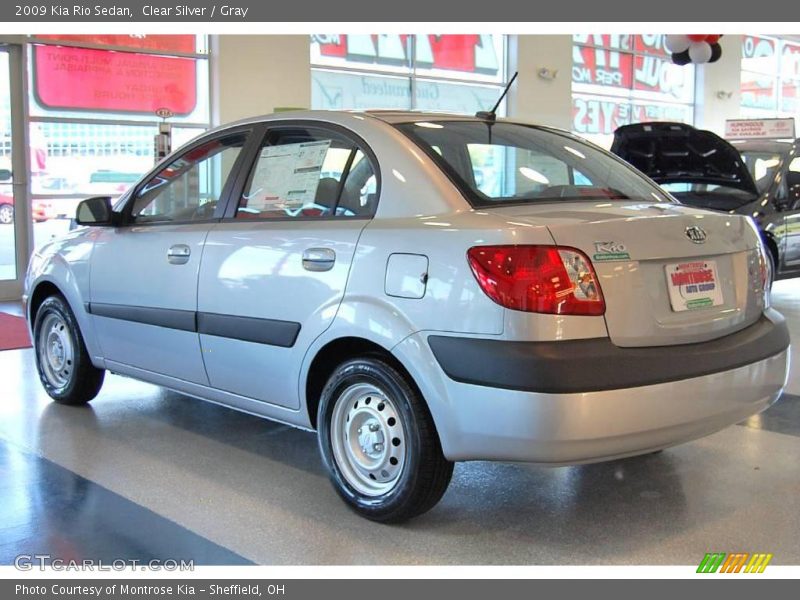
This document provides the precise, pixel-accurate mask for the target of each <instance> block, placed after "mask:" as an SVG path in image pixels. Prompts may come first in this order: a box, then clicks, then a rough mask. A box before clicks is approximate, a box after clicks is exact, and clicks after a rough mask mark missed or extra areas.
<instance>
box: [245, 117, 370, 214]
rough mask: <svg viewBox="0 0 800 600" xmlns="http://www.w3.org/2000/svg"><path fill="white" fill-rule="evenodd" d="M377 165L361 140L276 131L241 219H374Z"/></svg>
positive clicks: (248, 189) (254, 174) (309, 130)
mask: <svg viewBox="0 0 800 600" xmlns="http://www.w3.org/2000/svg"><path fill="white" fill-rule="evenodd" d="M376 204H377V184H376V178H375V169H374V168H373V166H372V163H371V161H370V160H369V158H368V157H367V156H366V154H365V153H364V152H363V151H362V150H361V149H360V148H359V147H358V146H357V145H356V143H355V142H353V141H352V140H350V139H348V138H347V137H345V136H343V135H341V134H339V133H338V132H333V131H328V130H327V129H323V128H316V127H286V128H279V129H275V130H272V131H270V132H269V133H268V134H267V136H266V138H265V140H264V142H263V144H262V146H261V148H260V150H259V152H258V157H257V159H256V162H255V165H254V166H253V169H252V170H251V172H250V176H249V178H248V181H247V183H246V185H245V187H244V190H243V193H242V197H241V198H240V199H239V205H238V207H237V210H236V218H237V219H292V218H298V217H302V218H309V217H342V218H348V217H369V216H372V215H373V214H374V212H375V205H376Z"/></svg>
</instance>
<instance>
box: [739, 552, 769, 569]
mask: <svg viewBox="0 0 800 600" xmlns="http://www.w3.org/2000/svg"><path fill="white" fill-rule="evenodd" d="M771 560H772V554H753V558H751V559H750V562H749V563H747V566H746V567H745V569H744V572H745V573H763V572H764V569H766V568H767V565H768V564H769V561H771Z"/></svg>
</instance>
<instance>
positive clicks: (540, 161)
mask: <svg viewBox="0 0 800 600" xmlns="http://www.w3.org/2000/svg"><path fill="white" fill-rule="evenodd" d="M398 128H399V129H400V130H402V131H403V132H404V133H405V134H406V135H408V136H409V137H410V138H411V139H412V140H414V141H415V142H416V143H417V144H418V145H420V146H421V147H422V148H423V149H424V150H426V151H427V153H428V155H429V156H430V157H431V158H432V159H433V160H434V161H435V162H437V163H438V164H439V165H440V166H441V167H442V168H443V169H444V171H445V172H446V173H448V174H449V175H450V176H451V178H453V179H454V180H455V183H456V184H457V185H459V187H460V188H461V189H462V191H463V192H464V193H465V195H466V197H467V199H468V200H469V201H470V203H471V204H472V205H473V206H476V207H489V206H497V205H501V204H510V203H515V204H518V203H526V202H535V201H561V200H628V199H634V200H641V201H645V202H653V201H656V202H668V201H670V200H669V198H668V197H667V196H665V195H664V194H662V193H661V192H660V190H659V189H658V188H657V187H655V186H653V185H651V184H650V183H649V182H648V181H647V180H646V179H644V178H642V177H641V176H639V175H637V174H636V173H635V172H634V171H633V170H632V169H630V168H627V167H626V166H625V165H624V164H622V163H621V162H620V161H619V160H617V159H615V158H614V157H612V156H609V155H607V154H606V153H604V152H602V151H600V150H598V149H597V148H594V147H592V146H589V145H587V144H584V143H582V142H580V141H579V140H577V139H575V138H574V137H571V136H566V135H563V134H559V133H555V132H553V131H550V130H547V129H541V128H537V127H530V126H526V125H519V124H515V123H489V122H482V121H440V122H434V123H430V122H422V123H404V124H401V125H398Z"/></svg>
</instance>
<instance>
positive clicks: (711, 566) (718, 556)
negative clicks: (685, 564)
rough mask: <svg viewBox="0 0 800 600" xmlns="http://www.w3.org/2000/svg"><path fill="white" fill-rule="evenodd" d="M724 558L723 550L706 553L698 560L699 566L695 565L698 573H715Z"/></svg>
mask: <svg viewBox="0 0 800 600" xmlns="http://www.w3.org/2000/svg"><path fill="white" fill-rule="evenodd" d="M724 559H725V553H724V552H713V553H707V554H706V555H705V557H704V558H703V560H702V561H700V566H699V567H697V572H698V573H716V572H717V569H719V566H720V565H721V564H722V561H723V560H724Z"/></svg>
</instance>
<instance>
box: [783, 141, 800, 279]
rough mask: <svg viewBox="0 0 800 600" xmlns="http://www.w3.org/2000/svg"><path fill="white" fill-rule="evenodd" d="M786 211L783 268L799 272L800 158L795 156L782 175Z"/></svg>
mask: <svg viewBox="0 0 800 600" xmlns="http://www.w3.org/2000/svg"><path fill="white" fill-rule="evenodd" d="M784 177H785V186H786V197H787V206H788V210H787V211H786V213H785V222H784V231H785V238H784V267H785V268H786V270H787V271H796V270H800V156H795V157H794V158H793V159H792V160H791V162H789V167H788V169H787V170H786V173H785V175H784Z"/></svg>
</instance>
